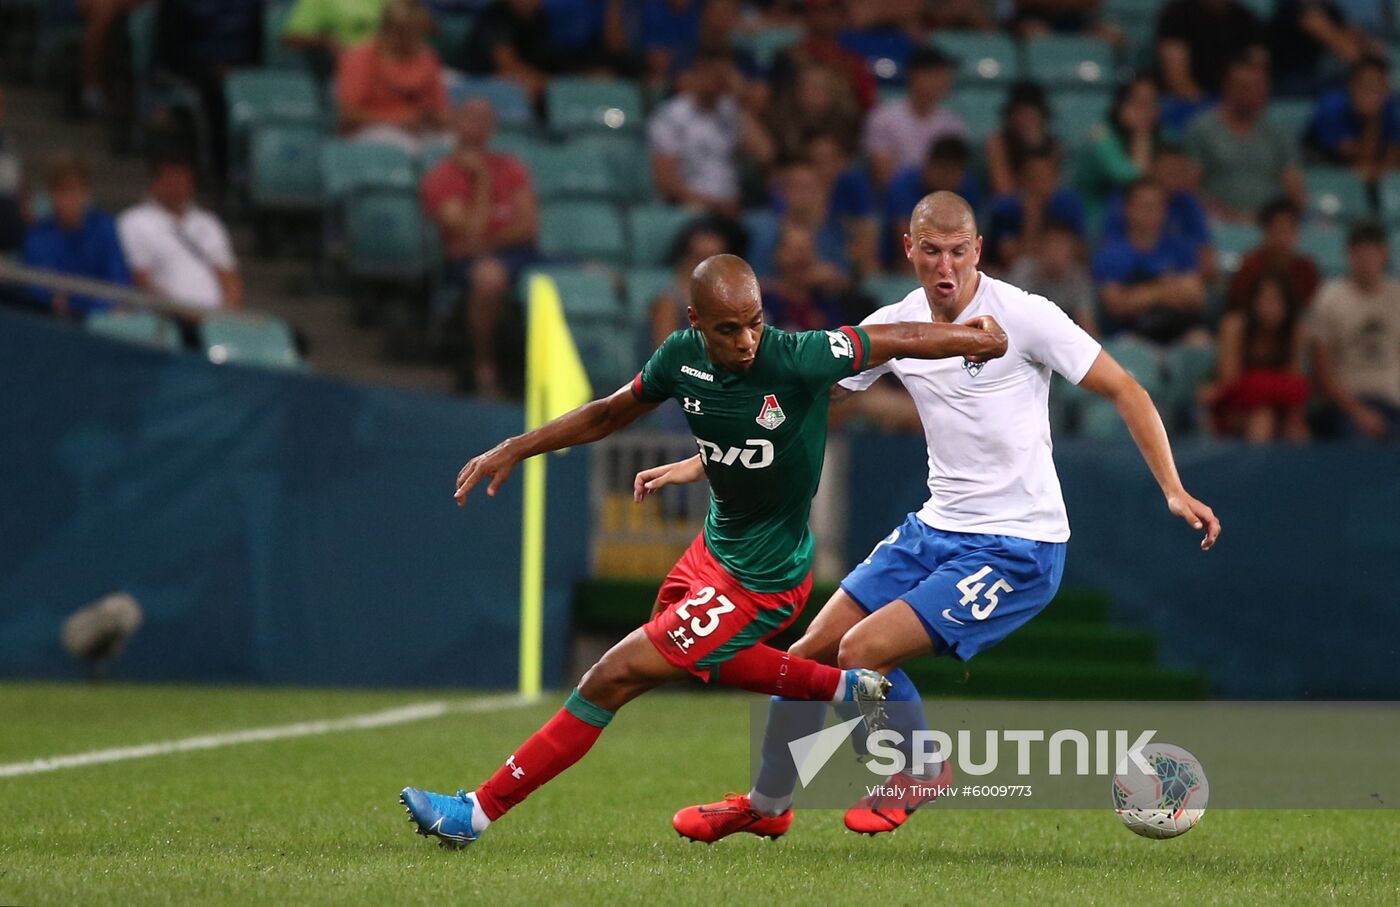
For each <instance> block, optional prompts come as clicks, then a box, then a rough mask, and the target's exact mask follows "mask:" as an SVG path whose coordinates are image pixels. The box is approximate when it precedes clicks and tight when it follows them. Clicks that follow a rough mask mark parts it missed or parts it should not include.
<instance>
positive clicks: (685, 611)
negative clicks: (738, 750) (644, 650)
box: [642, 533, 812, 681]
mask: <svg viewBox="0 0 1400 907" xmlns="http://www.w3.org/2000/svg"><path fill="white" fill-rule="evenodd" d="M811 592H812V574H810V573H808V574H807V577H806V578H805V579H804V580H803V581H802V585H800V586H798V587H796V588H794V589H788V590H786V591H784V592H753V591H750V590H748V589H745V588H744V587H743V586H741V585H739V581H738V580H737V579H735V578H734V577H733V576H731V575H730V573H729V571H728V570H725V569H724V567H723V566H722V565H721V564H720V562H719V561H717V560H715V557H714V555H712V554H711V553H710V549H709V548H708V547H706V545H705V536H704V534H703V533H702V534H700V535H698V536H696V537H695V541H693V542H691V543H690V547H689V548H687V549H686V551H685V554H683V555H681V559H680V560H679V561H677V562H676V566H674V567H672V568H671V573H670V575H668V576H667V577H666V580H665V582H663V583H662V584H661V591H660V592H658V593H657V596H656V598H657V601H659V602H660V603H661V611H660V612H658V613H657V615H656V616H655V617H654V618H652V619H651V620H650V621H649V622H648V623H647V624H646V625H645V626H644V627H643V628H642V629H643V630H645V631H646V634H647V638H648V639H650V640H651V644H652V645H654V646H656V649H657V651H658V652H660V653H661V655H662V657H663V658H665V659H666V660H667V661H669V662H670V663H671V664H673V665H675V666H676V667H678V668H683V669H685V670H687V671H689V672H690V673H692V674H694V675H695V676H696V677H699V678H700V679H701V680H705V681H708V680H709V679H710V672H711V670H713V669H714V668H715V667H716V666H717V665H720V664H723V663H724V662H726V661H728V660H729V659H730V658H733V657H734V655H735V654H736V653H738V652H740V651H742V650H744V649H747V648H748V647H749V646H753V645H757V644H758V643H760V642H763V640H765V639H768V638H769V637H771V636H773V635H774V634H776V633H778V632H780V631H782V630H785V629H787V628H788V627H789V626H791V624H792V622H793V621H794V620H796V619H797V615H799V614H801V613H802V607H803V605H805V604H807V597H808V596H809V595H810V594H811Z"/></svg>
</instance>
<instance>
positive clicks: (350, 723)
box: [0, 695, 535, 778]
mask: <svg viewBox="0 0 1400 907" xmlns="http://www.w3.org/2000/svg"><path fill="white" fill-rule="evenodd" d="M534 701H535V700H533V699H529V698H526V697H523V696H516V695H510V696H488V697H486V698H484V699H469V700H467V701H465V702H445V701H441V700H438V701H433V702H416V703H413V704H412V705H405V706H400V707H398V708H395V709H387V710H385V711H383V712H369V713H366V714H363V715H350V716H348V717H345V718H330V719H326V720H323V721H301V722H298V723H296V724H278V725H273V726H271V727H255V728H248V729H247V730H243V731H230V732H228V733H224V734H207V735H205V736H203V737H186V738H184V739H183V740H163V741H159V742H156V743H145V744H142V745H140V746H122V747H116V748H114V749H107V750H93V751H91V752H87V753H74V754H72V755H69V756H53V757H50V758H48V759H35V760H33V761H32V762H13V763H10V764H9V765H0V778H15V777H18V776H20V775H37V774H39V773H40V772H54V771H58V770H59V769H63V768H82V767H84V766H88V765H102V764H104V763H107V762H125V761H126V760H128V759H145V758H147V757H149V756H168V755H170V754H171V753H189V752H194V751H195V750H213V749H220V748H222V747H225V746H237V745H238V744H240V743H264V742H266V741H268V740H287V739H289V738H292V737H316V736H319V735H321V734H336V733H340V732H342V731H368V730H373V729H374V728H381V727H389V726H391V725H395V724H408V723H410V722H413V721H426V720H427V719H429V718H441V717H442V716H444V715H461V714H466V713H470V712H499V711H504V710H505V709H513V708H519V707H521V706H525V705H529V704H531V703H532V702H534Z"/></svg>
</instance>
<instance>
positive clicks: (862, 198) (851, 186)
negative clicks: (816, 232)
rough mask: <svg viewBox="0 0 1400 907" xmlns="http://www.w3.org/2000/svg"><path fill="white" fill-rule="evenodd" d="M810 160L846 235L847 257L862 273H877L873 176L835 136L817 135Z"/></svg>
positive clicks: (877, 227) (809, 148) (877, 224)
mask: <svg viewBox="0 0 1400 907" xmlns="http://www.w3.org/2000/svg"><path fill="white" fill-rule="evenodd" d="M807 160H808V161H809V162H810V163H811V165H812V166H813V167H814V168H816V172H817V176H818V178H820V180H821V184H822V187H823V190H824V191H825V193H826V196H827V199H828V202H827V205H828V211H829V212H830V217H831V218H832V219H833V220H835V221H836V223H838V224H839V225H840V226H841V232H842V235H844V236H845V237H846V256H847V257H848V258H850V260H851V263H852V264H853V265H854V266H855V269H856V271H857V272H858V273H860V274H862V275H867V274H874V273H875V272H876V271H878V270H879V268H880V251H879V249H880V245H879V244H880V222H879V219H878V217H877V216H876V211H875V190H874V187H872V186H871V185H870V177H868V176H866V174H865V170H864V169H863V168H861V167H858V166H855V165H853V164H852V163H851V159H850V155H848V154H847V153H846V149H845V147H844V146H843V145H842V144H841V142H840V140H839V139H837V137H836V136H834V135H829V134H822V133H819V134H817V135H815V136H813V137H812V139H811V141H810V142H809V143H808V145H807Z"/></svg>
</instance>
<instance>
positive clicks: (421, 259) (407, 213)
mask: <svg viewBox="0 0 1400 907" xmlns="http://www.w3.org/2000/svg"><path fill="white" fill-rule="evenodd" d="M344 230H345V253H346V254H345V268H346V271H347V272H348V273H349V274H350V275H351V276H353V277H359V278H368V279H375V280H394V281H402V282H412V281H418V280H421V279H423V278H424V277H425V276H426V274H427V270H428V245H427V241H426V234H427V223H426V222H425V220H424V217H423V212H422V210H421V208H420V207H419V203H418V195H417V193H416V192H414V191H412V190H402V189H391V188H383V189H363V190H359V191H356V192H355V193H353V194H352V195H350V196H349V198H347V199H346V200H345V206H344Z"/></svg>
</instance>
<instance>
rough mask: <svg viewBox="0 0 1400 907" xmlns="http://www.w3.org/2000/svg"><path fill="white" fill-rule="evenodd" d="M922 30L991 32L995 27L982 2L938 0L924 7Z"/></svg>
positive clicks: (978, 0)
mask: <svg viewBox="0 0 1400 907" xmlns="http://www.w3.org/2000/svg"><path fill="white" fill-rule="evenodd" d="M923 23H924V28H926V29H931V30H933V31H942V30H948V31H991V30H993V29H995V28H996V27H997V25H996V21H995V20H994V19H993V18H992V16H991V13H990V12H989V4H986V3H983V2H982V0H939V2H938V3H927V4H925V5H924V15H923Z"/></svg>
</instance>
